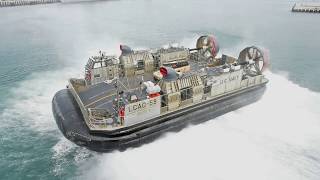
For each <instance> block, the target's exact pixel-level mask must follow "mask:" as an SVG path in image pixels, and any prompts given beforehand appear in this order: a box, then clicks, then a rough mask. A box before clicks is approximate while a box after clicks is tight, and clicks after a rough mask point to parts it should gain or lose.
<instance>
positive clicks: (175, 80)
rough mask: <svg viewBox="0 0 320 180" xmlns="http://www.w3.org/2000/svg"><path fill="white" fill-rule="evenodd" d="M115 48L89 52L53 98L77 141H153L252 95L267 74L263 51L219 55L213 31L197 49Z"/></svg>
mask: <svg viewBox="0 0 320 180" xmlns="http://www.w3.org/2000/svg"><path fill="white" fill-rule="evenodd" d="M120 49H121V51H122V54H121V55H120V57H116V56H108V55H106V54H105V53H102V52H99V55H98V56H93V57H90V58H89V60H88V62H87V65H86V67H85V77H84V78H83V79H75V78H71V79H70V80H69V84H68V85H67V88H66V89H62V90H60V91H58V92H57V93H56V94H55V96H54V98H53V100H52V110H53V114H54V117H55V120H56V123H57V125H58V127H59V129H60V130H61V132H62V133H63V135H64V136H65V137H66V138H67V139H69V140H70V141H72V142H74V143H75V144H77V145H79V146H84V147H86V148H88V149H91V150H94V151H99V152H108V151H112V150H116V149H118V150H125V149H127V148H128V147H136V146H139V145H141V144H144V143H147V142H151V141H153V140H154V139H155V138H157V137H159V136H160V135H161V134H163V133H164V132H168V131H178V130H181V129H182V128H183V127H185V126H186V125H188V124H190V123H191V124H198V123H201V122H204V121H207V120H210V119H213V118H214V117H217V116H220V115H222V114H225V113H227V112H230V111H233V110H236V109H238V108H241V107H243V106H245V105H248V104H250V103H253V102H255V101H257V100H258V99H259V98H260V97H261V96H262V95H263V93H264V91H265V87H266V84H267V82H268V80H267V79H266V78H265V76H264V75H263V74H262V72H263V71H264V70H265V68H266V67H267V65H268V57H267V56H266V53H265V52H264V51H262V50H261V49H259V48H257V47H255V46H251V47H247V48H245V49H244V50H242V51H241V52H240V54H239V57H238V58H234V57H231V56H227V55H224V54H223V55H222V56H221V57H216V56H217V54H218V52H219V46H218V43H217V41H216V39H215V38H214V37H213V36H201V37H200V38H199V39H198V40H197V44H196V48H194V49H188V48H185V47H168V48H160V49H152V50H140V51H134V50H132V49H131V48H130V47H128V46H125V45H121V46H120ZM206 139H207V140H208V141H209V137H203V138H202V140H206ZM194 140H195V139H191V140H190V143H192V141H194Z"/></svg>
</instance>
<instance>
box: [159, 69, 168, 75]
mask: <svg viewBox="0 0 320 180" xmlns="http://www.w3.org/2000/svg"><path fill="white" fill-rule="evenodd" d="M160 73H161V75H162V76H163V77H165V76H167V75H168V70H167V69H166V68H165V67H161V68H160Z"/></svg>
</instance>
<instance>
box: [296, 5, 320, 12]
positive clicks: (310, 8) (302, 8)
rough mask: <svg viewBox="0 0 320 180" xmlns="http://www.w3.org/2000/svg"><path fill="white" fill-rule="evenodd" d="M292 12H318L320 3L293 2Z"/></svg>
mask: <svg viewBox="0 0 320 180" xmlns="http://www.w3.org/2000/svg"><path fill="white" fill-rule="evenodd" d="M292 12H306V13H320V3H295V4H294V5H293V7H292Z"/></svg>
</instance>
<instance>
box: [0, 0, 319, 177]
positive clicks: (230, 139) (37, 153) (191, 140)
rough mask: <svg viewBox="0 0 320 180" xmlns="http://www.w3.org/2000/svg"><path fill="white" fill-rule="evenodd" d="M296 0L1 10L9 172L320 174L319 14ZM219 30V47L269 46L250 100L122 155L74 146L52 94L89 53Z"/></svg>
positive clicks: (1, 169) (189, 42)
mask: <svg viewBox="0 0 320 180" xmlns="http://www.w3.org/2000/svg"><path fill="white" fill-rule="evenodd" d="M293 3H294V1H291V0H242V1H239V0H223V1H221V0H220V1H218V0H119V1H95V2H93V1H91V2H81V3H80V2H76V1H68V0H65V1H64V3H62V4H51V5H39V6H24V7H12V8H0V179H1V180H20V179H21V180H29V179H30V180H35V179H49V180H50V179H98V180H104V179H107V180H109V179H115V180H118V179H126V180H129V179H130V180H151V179H152V180H158V179H159V180H164V179H183V180H188V179H190V180H193V179H201V180H209V179H210V180H225V179H227V180H229V179H253V180H256V179H259V180H263V179H272V180H284V179H290V180H295V179H299V180H300V179H308V180H318V179H320V108H319V107H320V80H319V77H320V16H319V14H304V13H299V14H298V13H291V12H290V9H291V7H292V5H293ZM203 34H215V36H216V37H217V39H218V42H219V44H220V47H221V52H224V53H226V54H230V55H234V56H236V57H237V56H238V53H239V52H240V51H241V50H242V49H243V48H245V47H246V46H249V45H257V46H259V47H262V48H265V49H268V50H269V53H270V54H269V56H270V61H271V66H270V69H269V71H268V72H266V76H267V77H268V78H269V79H270V83H269V84H268V88H267V91H266V93H265V95H264V96H263V98H262V99H261V100H260V101H259V102H257V103H254V104H252V105H249V106H246V107H244V108H241V109H239V110H236V111H234V112H230V113H228V114H225V115H223V116H221V117H219V118H216V119H214V120H211V121H208V122H206V123H203V124H201V125H197V126H189V127H187V128H186V129H184V130H182V131H180V132H178V133H167V134H165V135H164V136H162V137H161V138H160V139H158V140H156V141H155V142H153V143H150V144H146V145H144V146H142V147H140V148H135V149H129V150H127V151H125V152H118V151H115V152H112V153H108V154H102V153H95V152H91V151H89V150H86V149H84V148H80V147H78V146H76V145H74V144H72V143H70V142H69V141H67V140H66V139H65V138H64V137H63V136H62V134H61V133H60V132H59V130H58V128H57V126H56V124H55V121H54V119H53V116H52V113H51V99H52V97H53V95H54V93H55V92H56V91H58V90H59V89H62V88H64V87H65V86H66V84H67V80H68V78H70V77H82V76H83V74H84V68H83V67H84V64H85V63H86V61H87V59H88V57H89V56H91V55H95V54H96V53H98V51H99V50H100V49H101V50H105V51H107V52H108V53H110V54H118V55H119V53H120V50H119V44H121V43H124V44H127V45H129V46H131V47H132V48H134V49H141V48H154V47H161V46H166V45H168V44H173V43H178V44H180V45H184V46H186V47H194V46H195V42H196V39H197V37H198V36H200V35H203Z"/></svg>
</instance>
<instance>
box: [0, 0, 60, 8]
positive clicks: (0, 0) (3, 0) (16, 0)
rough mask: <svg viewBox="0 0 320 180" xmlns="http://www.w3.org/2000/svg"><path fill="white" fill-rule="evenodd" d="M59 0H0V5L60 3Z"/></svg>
mask: <svg viewBox="0 0 320 180" xmlns="http://www.w3.org/2000/svg"><path fill="white" fill-rule="evenodd" d="M60 2H61V0H0V7H10V6H25V5H36V4H52V3H60Z"/></svg>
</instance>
